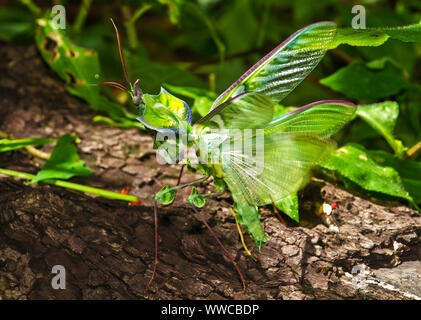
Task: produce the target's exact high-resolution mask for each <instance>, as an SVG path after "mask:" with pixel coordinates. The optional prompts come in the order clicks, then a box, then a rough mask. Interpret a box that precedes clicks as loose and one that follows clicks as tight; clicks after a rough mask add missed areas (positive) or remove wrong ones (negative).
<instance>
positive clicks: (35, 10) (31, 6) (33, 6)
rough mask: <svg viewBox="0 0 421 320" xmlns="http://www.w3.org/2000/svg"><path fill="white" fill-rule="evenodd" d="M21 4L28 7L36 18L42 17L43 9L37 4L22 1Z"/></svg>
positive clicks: (27, 0)
mask: <svg viewBox="0 0 421 320" xmlns="http://www.w3.org/2000/svg"><path fill="white" fill-rule="evenodd" d="M20 2H21V3H22V4H24V5H25V6H27V7H28V9H29V10H30V11H31V12H32V14H33V15H34V16H36V17H39V16H40V14H41V9H40V8H39V7H38V6H37V5H36V4H35V3H33V2H32V0H20Z"/></svg>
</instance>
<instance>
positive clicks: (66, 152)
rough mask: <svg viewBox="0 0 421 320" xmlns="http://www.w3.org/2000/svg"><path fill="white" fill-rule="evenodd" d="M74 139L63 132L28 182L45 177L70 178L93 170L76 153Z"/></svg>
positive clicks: (88, 173)
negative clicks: (39, 168)
mask: <svg viewBox="0 0 421 320" xmlns="http://www.w3.org/2000/svg"><path fill="white" fill-rule="evenodd" d="M73 141H74V139H73V138H72V137H71V136H70V135H69V134H65V135H63V136H62V137H60V138H59V139H58V140H57V144H56V146H55V147H54V149H53V151H52V152H51V156H50V158H49V159H48V160H47V161H46V162H45V164H44V166H43V167H42V169H41V170H40V171H39V172H38V174H37V175H36V176H35V177H34V178H33V179H32V180H31V181H30V182H29V183H34V182H37V181H42V180H46V179H62V180H66V179H70V178H71V177H74V176H88V175H90V174H92V173H93V171H92V170H91V169H89V168H87V167H86V166H85V162H84V161H83V160H81V159H80V158H79V156H78V154H77V149H76V146H75V145H74V144H73Z"/></svg>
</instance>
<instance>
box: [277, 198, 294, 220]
mask: <svg viewBox="0 0 421 320" xmlns="http://www.w3.org/2000/svg"><path fill="white" fill-rule="evenodd" d="M275 206H276V207H277V208H278V209H279V210H281V211H282V212H283V213H285V214H286V215H287V216H289V217H290V218H291V219H293V220H294V221H296V222H299V214H298V195H297V193H294V194H292V195H290V196H288V197H286V198H284V199H282V200H279V201H276V202H275Z"/></svg>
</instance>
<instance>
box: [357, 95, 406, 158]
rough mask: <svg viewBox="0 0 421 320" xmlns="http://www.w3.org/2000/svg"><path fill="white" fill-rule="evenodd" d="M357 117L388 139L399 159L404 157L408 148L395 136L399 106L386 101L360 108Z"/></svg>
mask: <svg viewBox="0 0 421 320" xmlns="http://www.w3.org/2000/svg"><path fill="white" fill-rule="evenodd" d="M357 115H358V116H359V117H360V118H362V119H363V120H364V121H366V122H367V123H368V124H369V125H370V126H371V127H372V128H373V129H375V130H376V131H377V132H378V133H380V134H381V135H382V136H383V137H384V138H385V139H386V141H387V142H388V143H389V145H390V146H391V147H392V149H393V151H394V152H395V154H396V155H397V156H398V157H403V155H404V153H405V151H406V150H407V148H405V147H404V146H403V144H402V141H400V140H398V139H395V138H394V136H393V130H394V129H395V126H396V121H397V120H398V116H399V105H398V104H397V103H396V102H393V101H385V102H382V103H375V104H370V105H364V106H358V109H357Z"/></svg>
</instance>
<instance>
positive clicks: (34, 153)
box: [25, 146, 51, 160]
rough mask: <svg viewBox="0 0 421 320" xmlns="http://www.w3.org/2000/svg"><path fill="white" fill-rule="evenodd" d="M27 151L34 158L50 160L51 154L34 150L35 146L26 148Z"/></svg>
mask: <svg viewBox="0 0 421 320" xmlns="http://www.w3.org/2000/svg"><path fill="white" fill-rule="evenodd" d="M25 149H26V151H28V153H29V154H31V155H32V156H34V157H36V158H40V159H43V160H48V159H50V156H51V154H49V153H48V152H44V151H41V150H38V149H37V148H34V147H33V146H26V147H25Z"/></svg>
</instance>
